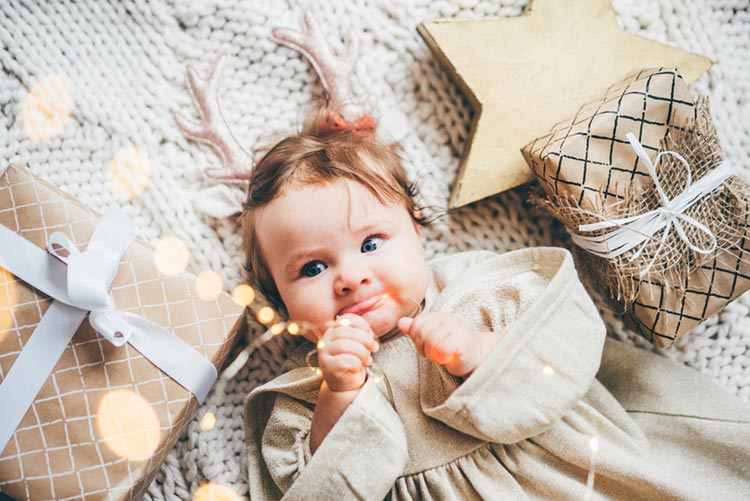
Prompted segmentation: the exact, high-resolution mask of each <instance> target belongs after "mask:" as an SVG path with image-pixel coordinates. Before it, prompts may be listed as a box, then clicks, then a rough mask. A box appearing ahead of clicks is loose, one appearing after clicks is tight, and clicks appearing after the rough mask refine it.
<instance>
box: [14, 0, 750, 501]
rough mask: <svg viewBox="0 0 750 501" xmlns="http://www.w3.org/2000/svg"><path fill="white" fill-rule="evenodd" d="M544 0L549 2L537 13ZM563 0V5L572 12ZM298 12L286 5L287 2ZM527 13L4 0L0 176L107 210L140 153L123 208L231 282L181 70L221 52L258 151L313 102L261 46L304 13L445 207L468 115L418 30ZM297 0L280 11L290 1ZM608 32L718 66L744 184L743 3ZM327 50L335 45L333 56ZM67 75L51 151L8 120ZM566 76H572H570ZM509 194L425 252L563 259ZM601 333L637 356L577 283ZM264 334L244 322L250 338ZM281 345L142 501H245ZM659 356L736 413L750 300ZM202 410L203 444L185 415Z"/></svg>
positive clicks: (712, 88) (749, 19)
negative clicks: (226, 499)
mask: <svg viewBox="0 0 750 501" xmlns="http://www.w3.org/2000/svg"><path fill="white" fill-rule="evenodd" d="M547 1H559V0H547ZM571 1H574V0H571ZM298 3H299V4H302V5H296V4H298ZM525 3H526V1H525V0H491V1H490V0H438V1H434V2H429V1H427V0H413V1H411V2H394V1H391V0H352V1H348V2H336V1H335V0H326V1H315V2H313V1H309V2H308V1H307V0H306V1H304V2H301V1H300V2H294V1H291V0H287V1H275V2H268V1H266V0H213V1H208V0H152V1H147V0H126V1H123V2H120V1H117V0H109V1H101V0H83V1H76V2H73V1H72V0H70V1H65V0H57V1H53V0H50V1H48V2H40V1H35V0H10V1H9V0H4V1H3V2H0V42H2V52H1V53H0V64H1V65H2V73H0V107H1V108H2V113H1V114H0V167H5V165H6V164H8V163H18V164H21V165H26V166H29V167H30V168H31V169H32V170H33V171H34V172H35V173H37V174H38V175H41V176H43V177H45V178H47V179H48V180H50V181H51V182H53V183H55V184H57V185H58V186H59V187H60V188H62V189H63V190H65V191H67V192H69V193H71V194H72V195H74V196H76V197H78V198H79V199H81V200H82V201H83V202H85V203H87V204H89V205H90V206H92V207H93V208H94V209H96V210H99V211H101V210H103V209H105V208H106V207H107V206H109V205H111V204H112V203H113V199H112V196H111V194H110V192H109V190H108V189H107V182H106V172H107V168H108V164H109V162H110V160H111V159H112V158H113V156H114V155H115V154H116V153H117V152H118V151H120V150H122V149H123V148H129V147H132V146H137V147H138V148H140V150H141V151H142V152H144V153H145V155H146V157H147V158H148V165H149V168H150V171H151V179H150V182H149V184H148V187H147V189H146V190H145V191H143V193H141V194H140V195H139V196H137V197H135V198H134V199H132V200H130V201H126V202H123V203H122V205H123V206H124V208H125V210H126V211H127V212H128V213H129V214H130V215H131V216H132V217H133V218H134V219H135V221H136V223H137V225H138V228H139V231H140V234H141V235H142V236H143V237H144V238H145V239H146V240H147V241H149V242H151V243H152V244H155V243H156V242H157V241H158V240H159V238H160V237H162V236H165V235H176V236H178V237H180V238H182V239H183V240H184V241H185V242H187V243H188V245H189V247H190V250H191V254H190V265H191V269H192V270H193V271H195V272H200V271H203V270H215V271H217V272H218V273H219V274H220V275H221V277H222V279H223V283H224V288H225V289H226V290H232V288H233V287H234V286H235V285H237V284H238V283H240V282H241V281H242V271H241V270H242V256H241V253H240V250H239V245H240V241H239V237H238V235H237V227H236V225H235V223H234V221H233V220H231V219H225V220H216V219H213V218H210V217H208V216H205V215H202V214H201V213H199V212H197V211H196V209H195V207H194V204H193V201H192V198H193V196H194V194H195V192H197V191H198V190H199V189H201V188H205V187H207V186H208V185H209V183H207V181H205V180H204V178H203V175H202V171H203V168H204V167H206V166H211V165H217V163H218V161H217V158H216V157H215V155H214V154H213V152H212V151H211V150H209V149H208V148H207V147H205V146H203V145H199V144H196V143H193V142H189V141H187V140H186V139H185V138H184V137H183V136H182V135H181V134H180V132H179V131H178V130H177V128H176V126H175V123H174V120H173V118H172V114H173V113H174V112H180V113H182V114H185V115H187V116H195V115H196V113H195V109H194V108H193V104H192V102H191V100H190V96H189V94H188V92H187V90H186V87H185V68H186V65H188V64H190V65H193V66H195V67H196V69H197V70H198V72H199V73H200V74H205V72H206V71H207V70H208V68H209V66H210V63H211V62H212V61H213V59H214V58H215V57H216V55H217V54H218V53H219V52H224V53H226V54H228V55H229V56H230V58H229V60H228V64H227V66H226V68H225V73H224V74H225V77H224V83H223V87H222V94H221V98H222V102H223V105H224V110H225V114H226V118H227V120H228V121H229V123H230V124H231V126H232V128H233V130H234V131H235V133H236V135H237V136H238V137H239V138H241V140H242V141H243V143H244V144H246V145H247V146H248V147H249V148H251V149H254V148H257V146H258V145H260V144H264V145H267V144H268V143H269V141H272V140H273V139H278V138H279V137H280V136H279V134H284V133H286V132H291V131H293V130H294V129H295V128H296V127H297V125H298V124H299V119H300V109H301V105H303V104H305V103H308V102H309V100H310V99H311V97H312V96H314V95H320V94H321V87H320V83H319V81H318V79H317V77H316V76H315V74H314V73H313V71H312V69H311V67H310V65H309V64H308V63H307V62H306V61H305V60H303V59H302V58H301V57H300V55H299V54H297V53H295V52H293V51H292V50H290V49H287V48H285V47H279V46H277V45H276V44H274V43H273V42H272V41H270V40H269V38H268V35H269V31H270V29H271V28H272V27H277V26H285V27H291V28H295V29H296V28H298V26H299V23H300V20H301V9H302V8H305V7H306V8H309V9H311V10H312V11H313V12H314V13H315V15H316V16H317V17H318V19H319V20H320V21H321V23H322V24H324V26H325V28H326V31H327V32H328V33H329V35H334V34H342V33H345V32H346V31H347V30H349V29H352V30H354V32H356V33H358V34H359V35H360V40H361V48H360V51H361V59H360V62H359V64H358V66H357V70H356V75H355V79H356V82H355V90H357V91H359V93H360V94H364V95H367V96H371V97H372V98H374V99H375V100H376V102H377V103H378V105H379V106H380V108H381V109H389V108H396V109H398V110H399V111H401V112H403V113H404V114H406V116H407V117H408V119H409V123H410V126H411V127H410V130H409V132H408V134H407V135H406V137H405V138H404V139H403V141H402V146H403V152H402V154H403V157H404V158H405V160H406V162H407V166H408V169H409V171H410V174H411V175H412V176H417V177H418V178H419V181H420V184H421V190H422V194H423V197H424V202H425V203H427V204H436V205H441V206H445V205H446V204H447V200H448V195H449V192H450V186H451V183H452V182H453V180H454V177H455V173H456V169H457V167H458V164H459V157H460V154H461V152H462V150H463V149H464V146H465V142H466V138H467V135H468V130H469V124H470V109H469V107H468V104H467V102H466V100H465V99H464V98H463V97H462V95H461V93H460V92H459V91H458V89H457V87H456V86H455V85H454V84H453V83H452V81H451V80H450V78H449V77H448V76H447V75H446V73H445V72H444V71H443V69H442V68H440V67H439V65H438V64H437V63H436V61H435V60H434V59H433V58H432V56H431V55H430V53H429V51H428V50H427V48H426V46H425V44H424V43H423V42H422V40H421V39H420V38H419V36H418V35H417V32H416V29H415V27H416V25H417V24H418V23H419V22H422V21H429V20H434V19H437V18H451V17H456V18H482V17H497V16H516V15H518V14H520V13H521V11H522V9H523V7H524V5H525ZM289 4H294V5H289ZM614 7H615V9H616V11H617V15H618V19H619V21H620V23H621V25H622V26H623V27H624V28H625V29H627V30H629V31H631V32H633V33H637V34H640V35H643V36H646V37H648V38H651V39H654V40H658V41H661V42H664V43H668V44H671V45H675V46H678V47H680V48H682V49H686V50H690V51H693V52H698V53H702V54H705V55H706V56H708V57H710V58H711V59H713V60H714V61H715V62H716V64H715V65H714V66H713V67H712V68H711V70H710V71H709V72H708V73H707V74H706V75H704V76H703V77H702V78H701V79H700V80H699V81H698V82H697V83H696V84H694V85H693V86H692V89H691V90H692V91H693V92H694V93H695V94H705V95H708V96H710V98H711V106H712V108H711V109H712V114H713V117H714V119H715V122H716V126H717V128H718V132H719V136H720V138H721V142H722V144H723V146H724V148H725V150H726V155H727V157H728V159H729V161H730V162H731V163H732V164H733V165H734V167H735V168H736V169H737V171H738V172H739V173H740V174H741V175H743V176H744V177H748V176H749V175H750V158H749V154H748V153H749V152H750V78H748V77H750V58H748V54H750V7H749V4H748V2H747V0H708V1H701V2H696V1H694V0H658V1H655V0H616V1H615V2H614ZM339 47H340V45H339ZM52 73H58V74H62V75H64V76H65V77H66V78H67V79H68V81H69V82H70V84H71V87H72V90H73V110H72V116H71V118H70V120H69V121H68V122H67V123H66V124H65V126H64V128H63V129H62V130H61V131H60V132H59V133H58V134H56V135H55V136H54V137H51V138H50V139H46V140H43V141H32V140H31V139H29V138H28V137H27V134H26V133H25V132H24V128H23V124H22V120H21V118H20V115H21V108H22V106H23V101H24V96H25V94H26V89H27V88H31V87H32V86H33V85H34V83H35V82H36V81H37V80H38V79H40V78H42V77H44V76H46V75H49V74H52ZM581 78H585V75H582V76H581ZM527 195H528V187H522V188H518V189H515V190H512V191H510V192H506V193H502V194H499V195H497V196H494V197H491V198H489V199H486V200H483V201H481V202H479V203H477V204H474V205H472V206H470V207H466V208H462V209H458V210H455V211H452V212H451V213H450V214H448V215H447V216H446V217H444V218H443V219H441V220H439V221H437V222H436V223H434V224H433V226H431V227H430V228H428V229H427V230H426V231H424V233H423V235H424V240H425V246H426V249H427V252H428V254H429V255H430V256H434V255H439V254H443V253H450V252H455V251H460V250H467V249H491V250H496V251H501V252H502V251H507V250H510V249H515V248H520V247H526V246H535V245H562V246H569V245H570V244H569V241H568V240H567V238H566V237H565V235H564V232H563V231H562V229H561V227H560V226H559V225H557V224H555V223H554V222H553V221H552V220H551V219H550V218H549V217H548V216H547V215H546V214H544V213H542V212H540V211H538V210H536V209H534V208H532V207H530V206H529V204H528V203H527V202H526V198H527ZM590 290H591V292H592V295H593V296H594V298H595V299H596V301H597V302H598V304H599V305H600V310H601V314H602V316H603V317H604V319H605V321H606V323H607V325H608V327H609V333H610V335H611V336H613V337H615V338H618V339H623V340H627V341H629V342H631V343H634V344H636V345H639V346H642V347H643V348H644V349H649V348H648V347H647V345H646V343H645V342H644V341H642V340H640V339H638V338H637V337H636V336H634V334H633V333H632V332H629V331H628V330H627V329H626V328H625V327H624V326H623V324H622V321H621V319H620V318H619V317H618V315H617V314H616V313H615V312H613V311H612V310H611V309H610V307H609V306H607V302H606V301H605V298H606V293H605V292H604V291H600V290H596V289H595V288H593V287H590ZM260 332H261V329H260V328H259V327H257V326H256V327H255V334H259V333H260ZM287 348H288V344H287V342H285V341H283V340H281V341H280V342H277V343H276V344H274V345H271V346H266V347H265V348H264V349H263V350H262V352H261V353H257V354H256V356H255V357H253V358H252V359H251V360H250V363H249V365H248V367H247V368H245V369H243V370H242V371H241V372H240V373H239V374H238V375H237V377H236V378H235V379H234V380H233V381H231V382H230V383H229V384H228V385H227V386H226V387H225V388H224V389H223V390H221V391H214V392H213V393H212V394H211V395H210V396H209V397H208V399H207V401H206V402H205V403H204V404H203V406H202V407H201V408H200V410H199V413H198V416H197V417H196V418H195V419H194V420H193V421H192V422H191V424H190V426H189V428H188V431H187V433H186V434H185V435H184V436H183V437H182V439H181V440H180V441H179V442H178V444H177V445H176V446H175V448H174V450H173V451H172V453H171V455H170V456H169V457H168V459H167V462H166V463H165V465H164V466H163V468H162V469H161V471H160V473H159V475H158V477H157V479H156V481H155V482H154V483H153V484H152V485H151V487H150V488H149V490H148V494H147V498H148V499H191V498H192V496H193V495H194V494H195V492H196V491H197V489H198V488H199V487H200V486H201V485H203V484H205V483H206V482H208V481H211V482H215V483H217V484H221V485H223V486H226V487H228V488H230V489H232V490H233V491H234V492H236V493H237V494H238V495H240V496H243V495H246V493H247V485H246V473H245V465H244V463H245V460H244V452H243V448H244V447H243V437H244V434H243V430H242V401H243V398H244V397H245V395H247V393H248V392H249V391H250V390H251V388H253V387H254V386H256V385H257V384H259V383H261V382H263V381H265V380H267V379H269V378H271V377H273V376H274V375H275V374H276V373H277V371H278V370H279V365H280V362H281V361H282V360H283V358H284V353H285V349H287ZM661 353H663V354H664V355H665V356H669V357H673V358H676V359H678V360H680V361H682V362H684V363H686V364H688V365H689V366H691V367H693V368H695V369H696V370H698V371H701V372H705V373H706V374H708V375H710V376H711V377H713V378H715V379H716V380H718V381H719V382H720V383H722V384H723V385H725V386H726V387H728V388H729V389H730V390H731V391H732V392H734V393H736V394H738V395H740V396H741V398H743V399H745V400H750V297H749V296H748V295H747V294H745V295H743V296H742V297H741V298H740V299H739V300H737V301H735V302H734V303H732V304H730V305H729V306H728V307H727V308H726V309H724V310H723V311H722V312H721V313H719V314H717V315H714V316H713V317H711V318H709V319H708V320H706V322H705V323H703V324H702V325H701V326H700V327H699V328H697V329H696V330H695V331H694V332H692V333H691V334H689V335H687V336H685V337H683V338H682V339H681V340H679V341H678V342H677V343H676V344H675V345H674V346H672V347H671V348H670V349H668V350H663V351H662V352H661ZM207 412H212V413H214V414H215V415H216V419H217V420H216V425H215V426H214V427H213V428H212V429H211V430H209V431H201V429H200V426H199V420H200V418H201V417H202V416H203V415H205V414H206V413H207Z"/></svg>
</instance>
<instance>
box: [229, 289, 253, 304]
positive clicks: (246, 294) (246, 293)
mask: <svg viewBox="0 0 750 501" xmlns="http://www.w3.org/2000/svg"><path fill="white" fill-rule="evenodd" d="M232 298H234V300H235V301H237V303H239V304H241V305H243V306H250V305H251V304H252V303H253V301H255V291H254V290H253V288H252V287H250V286H249V285H248V284H240V285H238V286H237V287H235V288H234V290H233V291H232Z"/></svg>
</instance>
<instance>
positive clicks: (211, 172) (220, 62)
mask: <svg viewBox="0 0 750 501" xmlns="http://www.w3.org/2000/svg"><path fill="white" fill-rule="evenodd" d="M223 66H224V56H223V55H219V57H217V58H216V60H215V61H214V63H213V64H212V65H211V70H210V71H209V72H208V76H207V78H206V80H205V85H204V86H203V87H201V86H199V84H198V77H197V75H196V73H195V70H194V69H193V68H192V67H190V66H188V68H187V82H188V89H189V90H190V94H191V95H192V97H193V102H194V103H195V106H196V108H198V111H199V112H200V116H201V122H200V123H199V124H197V125H196V124H194V123H193V124H191V123H188V120H187V119H185V118H184V117H183V116H182V115H179V114H177V113H175V115H174V119H175V122H176V123H177V127H178V128H179V129H180V131H182V133H183V134H184V135H185V136H186V137H188V138H189V139H193V140H195V141H200V142H202V143H205V144H207V145H209V146H210V147H211V148H213V150H214V151H215V152H216V153H217V154H218V155H219V158H221V162H222V164H223V166H222V167H220V168H216V167H206V169H205V170H204V172H205V174H206V177H209V178H211V179H214V180H217V181H223V182H226V183H237V184H244V183H245V182H246V181H247V180H248V179H249V178H250V173H251V171H252V157H251V156H250V154H249V153H248V152H247V151H246V150H245V149H244V148H243V147H242V145H241V144H240V143H239V141H237V139H236V138H235V137H234V135H233V134H232V131H231V130H230V129H229V125H228V124H227V122H226V120H225V119H224V115H223V114H222V113H221V106H220V104H219V75H220V74H221V70H222V68H223Z"/></svg>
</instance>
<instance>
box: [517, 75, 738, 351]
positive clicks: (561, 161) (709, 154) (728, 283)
mask: <svg viewBox="0 0 750 501" xmlns="http://www.w3.org/2000/svg"><path fill="white" fill-rule="evenodd" d="M522 152H523V155H524V157H525V158H526V161H527V163H528V164H529V166H530V167H531V169H532V170H533V172H534V174H535V176H536V178H537V179H538V180H539V184H540V186H541V188H542V190H543V193H542V194H541V195H538V196H536V197H535V200H536V202H538V203H539V204H540V205H542V206H544V207H545V208H547V209H548V210H549V211H550V212H551V213H552V214H553V215H554V216H555V217H556V218H558V219H559V220H560V221H561V222H562V223H564V224H565V226H566V228H567V229H568V231H569V233H570V235H571V238H572V240H573V242H574V243H575V244H577V249H578V250H579V252H578V253H577V254H578V256H579V258H580V263H581V264H582V265H583V267H584V268H586V269H587V271H588V272H590V273H593V274H594V276H595V279H596V281H597V282H598V283H602V284H607V285H608V286H609V288H610V291H611V293H612V296H613V297H615V298H616V299H617V300H619V301H621V303H622V305H623V307H624V311H625V312H626V320H628V321H629V323H630V324H631V326H632V327H633V328H634V329H635V330H636V331H637V332H638V333H640V334H641V335H642V336H644V337H645V338H646V339H648V340H649V341H651V342H652V343H653V344H654V345H656V346H658V347H666V346H669V345H670V344H671V343H672V342H674V340H675V339H677V338H678V337H680V336H681V335H683V334H685V333H687V332H689V331H690V330H691V329H693V328H694V327H695V326H697V325H698V324H699V323H700V322H701V321H702V320H704V319H705V318H707V317H708V316H710V315H712V314H713V313H715V312H716V311H718V310H719V309H721V308H723V307H724V306H725V305H726V304H727V303H728V302H729V301H731V300H732V299H734V298H736V297H737V296H739V295H740V294H741V293H743V292H744V291H746V290H747V289H748V288H750V265H749V264H748V250H749V249H750V239H748V209H749V205H748V202H749V199H750V189H749V188H748V184H747V183H746V182H745V181H743V180H742V179H739V178H738V177H736V176H734V175H732V170H731V168H730V166H729V165H727V163H726V162H724V158H723V154H722V152H721V147H720V145H719V141H718V137H717V134H716V130H715V129H714V127H713V124H712V122H711V118H710V113H709V109H708V102H707V100H706V99H699V100H698V101H696V100H694V99H693V97H692V96H691V95H690V92H689V91H688V89H687V87H686V85H685V83H684V81H683V80H682V78H681V77H680V75H679V74H678V73H677V71H676V70H674V69H662V68H658V69H648V70H642V71H638V72H637V73H635V74H632V75H630V76H629V77H627V78H626V79H625V80H623V81H622V82H620V83H617V84H615V85H613V86H612V87H610V89H609V90H608V91H607V92H606V93H605V94H604V95H603V96H602V97H601V98H599V99H597V100H595V101H592V102H590V103H587V104H585V105H583V106H582V107H581V108H580V109H579V110H578V112H577V113H576V114H575V116H573V117H571V118H570V119H568V120H565V121H563V122H560V123H558V124H556V125H555V126H553V127H552V130H551V131H550V132H549V133H548V134H546V135H544V136H542V137H539V138H537V139H535V140H534V141H532V142H531V143H530V144H528V145H527V146H526V147H525V148H523V150H522Z"/></svg>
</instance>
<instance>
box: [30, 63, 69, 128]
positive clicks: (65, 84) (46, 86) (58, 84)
mask: <svg viewBox="0 0 750 501" xmlns="http://www.w3.org/2000/svg"><path fill="white" fill-rule="evenodd" d="M72 114H73V88H72V87H71V85H70V82H69V81H68V79H67V78H65V76H64V75H61V74H59V73H53V74H51V75H48V76H46V77H44V78H42V79H41V80H38V81H37V82H35V83H34V84H33V85H32V86H31V88H30V89H29V90H28V92H27V93H26V96H25V97H24V101H23V105H22V109H21V123H22V124H23V129H24V131H25V132H26V135H27V136H28V137H29V139H31V140H32V141H44V140H46V139H49V138H51V137H54V136H56V135H57V134H59V133H60V131H61V130H62V129H63V127H65V124H66V123H67V122H68V120H69V119H70V116H71V115H72Z"/></svg>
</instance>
